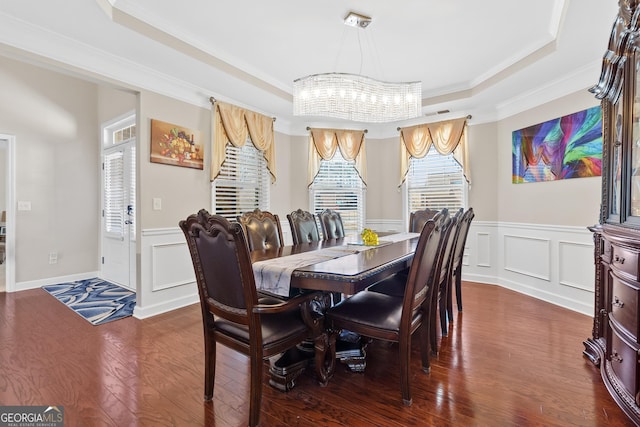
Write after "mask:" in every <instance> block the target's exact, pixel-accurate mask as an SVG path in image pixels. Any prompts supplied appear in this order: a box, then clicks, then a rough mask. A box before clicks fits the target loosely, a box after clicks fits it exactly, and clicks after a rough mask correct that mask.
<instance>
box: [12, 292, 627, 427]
mask: <svg viewBox="0 0 640 427" xmlns="http://www.w3.org/2000/svg"><path fill="white" fill-rule="evenodd" d="M463 297H464V302H465V307H464V308H465V310H464V312H463V313H459V314H458V315H457V318H456V319H455V320H454V322H453V324H452V325H451V329H450V334H449V337H445V338H443V339H442V340H441V353H440V355H439V357H438V358H436V359H434V360H433V362H432V371H431V374H424V373H423V372H422V371H421V369H420V362H419V353H418V348H417V345H414V353H413V356H412V357H413V359H412V365H413V369H412V371H413V373H414V376H413V379H412V381H413V382H412V392H413V405H412V406H411V407H405V406H403V405H402V401H401V397H400V388H399V387H400V386H399V377H398V375H399V372H398V367H397V364H396V359H397V346H395V345H390V344H386V343H382V342H374V343H372V345H371V346H370V347H369V351H368V362H367V363H368V364H367V370H366V372H365V373H364V374H355V373H351V372H349V371H347V370H346V368H345V367H343V366H338V369H337V372H336V375H335V376H334V378H333V379H332V380H331V382H330V383H329V385H328V386H327V387H326V388H320V387H319V386H318V385H317V384H316V382H315V381H314V379H313V376H312V372H311V371H310V370H309V371H308V372H305V374H303V376H302V377H301V378H300V381H299V384H298V386H297V387H296V388H295V389H294V390H292V391H291V392H289V393H281V392H279V391H277V390H275V389H273V388H271V387H270V386H269V385H266V384H267V381H266V377H265V385H264V386H263V402H262V413H261V421H262V422H261V425H263V426H285V425H286V426H311V425H319V426H346V425H348V426H385V427H388V426H406V425H435V426H625V425H630V423H629V421H628V420H627V418H626V417H625V415H624V414H623V413H622V411H621V410H620V409H619V408H618V407H617V406H616V405H615V403H614V402H613V400H612V398H611V397H610V396H609V394H608V393H607V391H606V389H605V387H604V385H603V383H602V381H601V378H600V372H599V371H598V369H597V368H595V367H594V366H593V365H592V364H591V363H590V362H589V361H588V360H587V359H586V358H585V357H583V356H582V350H583V346H582V341H583V340H584V339H585V338H587V337H588V336H589V334H590V332H591V327H592V324H591V319H590V318H589V317H588V316H584V315H581V314H577V313H575V312H572V311H569V310H565V309H563V308H560V307H557V306H554V305H551V304H548V303H545V302H542V301H539V300H536V299H534V298H530V297H527V296H523V295H521V294H518V293H515V292H512V291H508V290H505V289H502V288H500V287H498V286H492V285H483V284H477V283H469V282H465V283H464V284H463ZM415 344H417V343H415ZM218 356H219V357H218V364H217V377H216V383H215V392H214V400H213V402H212V403H204V402H203V400H202V395H203V378H202V377H203V357H204V356H203V339H202V324H201V319H200V311H199V307H198V305H193V306H190V307H187V308H184V309H180V310H176V311H173V312H171V313H166V314H163V315H160V316H155V317H153V318H149V319H145V320H138V319H134V318H126V319H122V320H118V321H115V322H112V323H108V324H105V325H101V326H92V325H91V324H89V323H88V322H87V321H85V320H83V319H82V318H81V317H80V316H78V315H77V314H75V313H73V312H72V311H71V310H69V309H68V308H66V307H65V306H64V305H62V304H61V303H59V302H57V301H56V300H55V299H54V298H53V297H52V296H50V295H49V294H47V293H46V292H45V291H43V290H40V289H37V290H30V291H22V292H18V293H12V294H5V293H0V405H61V406H64V410H65V419H66V424H65V425H66V426H205V425H206V426H243V425H246V423H247V420H248V416H247V412H248V387H249V384H248V377H247V367H248V361H247V359H246V358H245V357H244V356H242V355H239V354H237V353H235V352H233V351H231V350H229V349H227V348H225V347H221V346H219V349H218Z"/></svg>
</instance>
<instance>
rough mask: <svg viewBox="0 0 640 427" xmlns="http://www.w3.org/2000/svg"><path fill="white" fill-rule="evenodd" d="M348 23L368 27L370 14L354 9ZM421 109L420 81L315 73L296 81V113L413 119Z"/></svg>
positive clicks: (373, 120)
mask: <svg viewBox="0 0 640 427" xmlns="http://www.w3.org/2000/svg"><path fill="white" fill-rule="evenodd" d="M344 22H345V24H346V25H350V26H353V27H358V28H366V27H367V26H368V25H369V24H370V23H371V18H369V17H367V16H363V15H358V14H356V13H353V12H351V13H350V14H349V15H348V16H347V17H346V18H345V20H344ZM421 111H422V84H421V83H420V82H401V83H394V82H383V81H379V80H376V79H372V78H370V77H366V76H363V75H359V74H348V73H324V74H312V75H310V76H306V77H301V78H299V79H296V80H294V81H293V114H294V116H324V117H335V118H338V119H346V120H353V121H358V122H367V123H384V122H393V121H399V120H406V119H412V118H415V117H418V116H420V114H421Z"/></svg>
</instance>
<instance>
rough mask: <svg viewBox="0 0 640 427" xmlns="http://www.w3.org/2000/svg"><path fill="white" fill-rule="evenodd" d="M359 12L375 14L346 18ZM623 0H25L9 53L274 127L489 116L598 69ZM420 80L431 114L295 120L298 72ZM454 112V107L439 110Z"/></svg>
mask: <svg viewBox="0 0 640 427" xmlns="http://www.w3.org/2000/svg"><path fill="white" fill-rule="evenodd" d="M349 11H354V12H357V13H360V14H363V15H367V16H370V17H372V19H373V22H372V23H371V24H370V25H369V27H368V28H367V29H358V28H351V27H347V26H345V25H344V24H343V19H344V17H345V16H346V15H347V13H348V12H349ZM616 13H617V2H616V1H615V0H536V1H535V2H534V1H528V0H483V1H469V0H467V1H464V0H447V1H442V0H398V1H394V2H390V1H388V0H369V1H367V2H363V1H358V0H324V1H320V2H306V1H300V0H278V1H275V2H265V1H258V0H234V1H216V0H182V1H179V2H178V1H175V0H90V1H89V0H47V1H43V0H20V1H15V0H14V1H3V2H2V7H1V8H0V54H3V55H5V56H9V57H13V58H18V59H21V60H25V61H29V62H32V63H37V64H39V65H44V66H47V67H50V68H53V69H56V70H61V71H64V72H67V73H72V74H74V75H79V76H82V77H84V78H88V79H92V80H95V81H99V82H108V83H111V84H115V85H118V86H122V87H127V88H132V89H134V90H135V89H145V90H152V91H155V92H158V93H161V94H164V95H167V96H172V97H175V98H177V99H180V100H183V101H186V102H190V103H193V104H196V105H203V106H208V105H209V101H208V100H209V97H210V96H213V97H215V98H216V99H219V100H222V101H226V102H231V103H234V104H237V105H240V106H244V107H246V108H250V109H252V110H255V111H258V112H261V113H264V114H267V115H271V116H274V117H276V118H277V121H276V128H277V129H278V128H279V129H280V130H281V131H285V132H287V133H290V134H302V133H304V129H305V127H306V126H328V125H330V126H333V127H347V126H349V127H365V128H369V129H372V128H373V129H374V130H377V131H378V132H379V133H382V134H384V133H386V132H388V131H394V132H395V128H396V126H403V125H408V124H414V123H420V122H425V121H437V120H442V119H447V118H455V117H462V116H466V115H472V116H473V120H474V121H475V122H478V123H479V122H483V121H492V120H497V119H500V118H504V117H508V116H509V115H512V114H515V113H518V112H520V111H524V110H526V109H528V108H532V107H534V106H537V105H540V104H542V103H544V102H548V101H551V100H553V99H556V98H558V97H560V96H563V95H566V94H569V93H572V92H575V91H578V90H583V89H586V88H588V87H590V86H592V85H593V84H595V83H596V82H597V80H598V77H599V73H600V65H601V58H602V55H603V54H604V52H605V50H606V47H607V41H608V38H609V33H610V31H611V27H612V24H613V21H614V18H615V16H616ZM332 71H337V72H350V73H361V74H365V75H368V76H369V77H372V78H376V79H378V80H386V81H415V80H419V81H421V82H422V91H423V109H422V112H423V116H422V117H420V118H418V119H414V120H411V121H406V122H402V123H397V124H396V123H393V124H388V123H387V124H376V125H371V124H358V123H356V124H354V123H347V122H341V121H339V120H336V119H330V121H329V119H323V118H308V117H307V118H305V117H294V116H293V115H292V109H293V108H292V98H291V92H292V82H293V80H294V79H296V78H298V77H302V76H305V75H308V74H315V73H324V72H332ZM443 110H449V111H450V112H449V113H444V114H436V113H437V112H438V111H443Z"/></svg>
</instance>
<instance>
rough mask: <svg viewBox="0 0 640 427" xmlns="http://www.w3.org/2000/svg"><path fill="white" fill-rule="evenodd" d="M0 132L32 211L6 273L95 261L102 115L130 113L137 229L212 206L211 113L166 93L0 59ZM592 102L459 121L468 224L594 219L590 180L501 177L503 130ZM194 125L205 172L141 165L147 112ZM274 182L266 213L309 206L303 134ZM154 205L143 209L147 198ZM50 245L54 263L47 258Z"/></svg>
mask: <svg viewBox="0 0 640 427" xmlns="http://www.w3.org/2000/svg"><path fill="white" fill-rule="evenodd" d="M0 83H2V86H3V91H2V93H0V100H1V101H2V102H0V109H2V110H1V111H0V133H7V134H11V135H16V141H17V144H16V146H17V150H16V162H17V163H16V171H17V172H16V173H17V177H16V194H17V200H22V201H30V202H31V205H32V210H31V211H18V212H17V219H16V221H17V222H16V227H17V235H16V242H17V243H16V245H17V246H16V281H17V282H24V281H31V280H38V279H45V278H48V277H57V276H64V275H72V274H81V273H84V272H88V271H96V270H98V269H99V264H98V259H99V253H100V251H99V226H100V221H99V209H100V200H99V196H100V190H99V189H100V167H99V159H100V135H99V129H100V123H101V122H103V121H105V120H109V119H112V118H114V117H116V116H119V115H122V114H123V113H126V112H128V111H131V110H134V109H135V110H137V112H138V138H139V149H138V152H139V165H138V189H139V194H138V202H139V209H138V214H139V217H138V221H139V222H138V224H139V225H140V227H139V229H140V230H145V229H157V228H175V227H176V226H177V223H178V221H179V220H180V219H183V218H185V217H186V216H187V215H189V214H191V213H193V212H196V211H197V210H199V209H200V208H207V209H208V208H210V203H211V200H210V183H209V161H210V149H209V146H208V141H209V140H210V137H211V133H210V109H209V108H202V107H197V106H193V105H191V104H187V103H184V102H181V101H178V100H175V99H172V98H168V97H166V96H162V95H159V94H155V93H151V92H142V93H140V94H139V95H138V96H136V95H135V94H133V93H131V92H123V91H119V90H116V89H113V88H110V87H102V86H100V87H99V86H97V85H95V84H93V83H88V82H85V81H82V80H79V79H75V78H72V77H69V76H66V75H62V74H58V73H55V72H51V71H49V70H45V69H41V68H38V67H34V66H31V65H27V64H24V63H20V62H16V61H12V60H9V59H3V58H0ZM594 105H597V101H596V100H595V98H594V97H593V96H592V95H591V94H589V93H588V92H587V91H586V90H585V91H582V92H579V93H576V94H573V95H570V96H567V97H564V98H562V99H559V100H557V101H554V102H551V103H548V104H545V105H542V106H540V107H537V108H534V109H532V110H530V111H527V112H525V113H521V114H518V115H515V116H512V117H509V118H507V119H504V120H501V121H499V122H496V123H487V124H473V120H472V121H471V122H470V126H469V152H470V159H471V179H472V185H471V188H470V192H469V204H470V206H472V207H474V210H475V211H476V220H482V221H496V222H518V223H536V224H550V225H577V226H587V225H590V224H593V223H595V222H597V219H598V210H599V203H600V182H601V180H600V178H582V179H571V180H565V181H556V182H548V183H532V184H517V185H516V184H512V183H511V133H512V131H513V130H516V129H520V128H522V127H526V126H529V125H532V124H536V123H539V122H542V121H545V120H549V119H553V118H555V117H559V116H562V115H565V114H570V113H573V112H576V111H579V110H581V109H584V108H588V107H592V106H594ZM152 118H153V119H158V120H163V121H167V122H171V123H175V124H179V125H182V126H185V127H189V128H192V129H198V130H199V131H200V132H201V138H202V141H203V144H204V146H205V168H204V170H196V169H190V168H182V167H176V166H168V165H162V164H156V163H151V162H150V161H149V140H150V120H151V119H152ZM276 155H277V160H276V161H277V169H276V170H277V181H276V183H275V184H274V185H272V187H271V210H272V211H274V212H275V213H278V214H279V215H281V216H283V218H284V216H285V215H286V213H288V212H290V211H292V210H294V209H297V208H303V209H307V208H308V205H309V200H308V189H307V183H306V177H307V164H308V162H307V159H308V139H307V136H290V135H286V134H283V133H279V132H277V133H276ZM367 165H368V187H367V218H368V219H379V220H393V221H397V220H401V219H402V194H401V192H400V191H399V190H398V180H399V150H398V140H397V138H395V137H394V138H385V139H374V138H367ZM153 198H160V199H161V200H162V210H159V211H157V210H153V209H152V199H153ZM49 252H57V253H58V258H59V260H58V263H57V264H54V265H50V264H48V254H49Z"/></svg>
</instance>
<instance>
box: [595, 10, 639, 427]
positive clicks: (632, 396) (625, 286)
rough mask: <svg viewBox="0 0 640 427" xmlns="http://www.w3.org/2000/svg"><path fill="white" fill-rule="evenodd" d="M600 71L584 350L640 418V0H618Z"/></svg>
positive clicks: (615, 393)
mask: <svg viewBox="0 0 640 427" xmlns="http://www.w3.org/2000/svg"><path fill="white" fill-rule="evenodd" d="M618 3H619V11H618V15H617V17H616V20H615V22H614V24H613V29H612V31H611V36H610V39H609V45H608V50H607V52H606V53H605V55H604V59H603V64H602V73H601V75H600V80H599V82H598V84H597V85H596V86H594V87H593V88H591V89H590V91H591V92H593V93H594V94H595V96H596V97H597V98H598V99H600V100H601V101H602V112H603V126H602V128H603V129H602V132H603V146H602V205H601V210H600V223H599V224H597V225H595V226H593V227H592V228H591V230H592V231H593V233H594V243H595V264H596V268H595V305H594V311H595V313H594V317H593V331H592V336H591V337H590V338H589V339H587V340H586V341H585V342H584V345H585V351H584V354H585V355H586V356H588V357H589V358H590V359H591V360H592V361H593V363H595V364H596V365H598V366H599V367H600V370H601V373H602V378H603V380H604V383H605V385H606V387H607V389H608V390H609V392H610V393H611V395H612V396H613V398H614V400H615V401H616V402H617V403H618V405H619V406H620V407H621V408H622V410H623V411H624V412H625V413H626V414H627V415H628V416H629V418H630V419H631V420H632V421H633V422H635V424H637V425H640V381H639V379H640V316H639V315H640V124H639V123H640V6H639V3H640V0H619V2H618Z"/></svg>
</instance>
